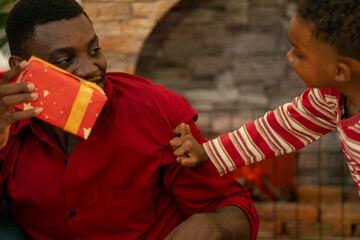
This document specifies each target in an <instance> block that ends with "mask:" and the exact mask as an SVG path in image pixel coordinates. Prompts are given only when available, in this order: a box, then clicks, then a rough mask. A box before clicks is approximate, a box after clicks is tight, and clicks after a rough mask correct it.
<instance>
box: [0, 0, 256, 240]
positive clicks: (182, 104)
mask: <svg viewBox="0 0 360 240" xmlns="http://www.w3.org/2000/svg"><path fill="white" fill-rule="evenodd" d="M6 33H7V36H8V39H9V45H10V51H11V54H12V56H11V57H10V60H9V63H10V66H11V70H10V71H9V72H7V73H6V74H5V75H4V76H3V77H2V81H1V84H0V147H1V149H0V171H1V172H0V173H1V178H0V187H1V191H0V195H1V198H2V197H5V198H6V199H7V200H8V201H9V202H10V206H11V212H12V215H13V217H14V219H15V221H16V222H17V223H18V224H19V226H20V227H21V228H22V229H23V230H24V231H25V232H26V234H28V235H29V236H30V237H31V238H34V239H126V240H127V239H154V240H157V239H167V240H169V239H174V240H178V239H186V240H188V239H197V240H199V239H200V240H201V239H204V240H205V239H206V240H209V239H210V240H211V239H253V240H255V239H256V235H257V230H258V216H257V213H256V210H255V208H254V206H253V203H252V200H251V198H250V196H249V194H248V192H247V191H246V190H245V189H244V188H243V187H242V186H241V185H240V184H239V183H237V182H236V181H235V180H234V179H233V178H232V177H231V176H227V177H222V178H221V177H219V176H218V173H217V171H216V169H215V168H214V167H213V166H212V165H211V164H204V165H201V166H198V167H196V168H193V169H189V168H182V167H180V166H179V164H177V162H176V160H175V157H174V156H173V154H172V149H171V148H170V146H169V140H170V139H172V138H173V137H174V133H173V129H174V128H175V127H176V126H177V125H178V124H179V123H181V122H186V123H188V124H189V125H190V126H191V129H192V133H193V135H194V136H195V138H196V139H197V140H198V141H199V142H201V143H202V142H204V141H205V139H204V138H203V136H202V135H201V134H200V131H199V130H198V129H197V128H196V126H195V123H194V121H195V120H196V118H197V114H196V112H195V110H194V109H193V108H192V107H191V106H190V105H189V103H188V102H187V101H186V100H185V99H184V98H183V97H181V96H180V95H178V94H176V93H174V92H172V91H170V90H168V89H166V88H164V87H161V86H159V85H156V84H153V83H151V82H150V81H148V80H146V79H143V78H141V77H138V76H133V75H129V74H125V73H106V60H105V57H104V55H103V54H102V52H101V49H100V46H99V40H98V37H97V35H96V33H95V32H94V30H93V27H92V24H91V22H90V20H89V18H88V16H87V15H86V13H85V12H84V11H83V9H82V8H81V6H80V5H78V4H77V3H76V2H75V1H74V0H20V1H18V3H17V4H16V5H15V6H14V8H13V9H12V11H11V12H10V14H9V17H8V21H7V26H6ZM32 55H34V56H37V57H39V58H41V59H43V60H45V61H48V62H50V63H52V64H54V65H56V66H58V67H60V68H62V69H64V70H66V71H68V72H70V73H72V74H74V75H77V76H79V77H81V78H83V79H85V80H87V81H91V82H94V83H96V84H97V85H98V86H100V87H101V88H103V89H104V92H105V94H106V96H107V97H108V102H107V103H106V106H105V107H104V109H103V111H102V114H101V116H100V117H99V119H98V120H97V122H96V124H95V126H94V127H93V129H92V132H91V134H90V136H89V138H88V139H87V140H81V139H79V138H78V137H77V136H75V135H72V134H69V133H66V132H64V131H63V130H62V129H59V128H57V127H54V126H52V125H50V124H47V123H45V122H43V121H40V120H38V119H37V118H34V117H35V116H36V115H38V114H39V113H41V112H42V110H43V109H42V108H33V109H30V110H25V111H17V112H15V111H14V110H13V107H12V106H13V105H14V104H18V103H24V102H29V101H33V100H36V99H37V98H38V95H37V93H36V92H34V89H35V88H36V86H34V84H31V83H20V84H11V82H12V81H13V80H14V79H15V78H16V77H17V76H18V75H19V73H20V72H21V71H22V69H24V67H25V65H26V62H24V60H28V59H29V57H30V56H32ZM49 81H51V79H49Z"/></svg>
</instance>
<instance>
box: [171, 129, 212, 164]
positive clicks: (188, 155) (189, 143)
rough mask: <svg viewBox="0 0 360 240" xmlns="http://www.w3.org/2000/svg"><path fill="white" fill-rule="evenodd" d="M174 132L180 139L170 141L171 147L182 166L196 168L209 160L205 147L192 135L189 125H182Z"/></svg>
mask: <svg viewBox="0 0 360 240" xmlns="http://www.w3.org/2000/svg"><path fill="white" fill-rule="evenodd" d="M174 132H175V134H176V135H177V136H178V137H176V138H173V139H172V140H171V141H170V146H171V147H172V149H173V150H174V155H175V156H176V160H177V161H178V162H179V163H180V165H181V166H183V167H195V166H197V165H199V164H200V163H203V162H206V161H208V160H209V158H208V156H207V154H206V152H205V150H204V147H203V146H202V145H201V144H199V143H198V142H197V141H196V139H195V138H194V137H193V135H192V134H191V130H190V127H189V125H187V124H185V123H181V124H180V125H179V126H177V127H176V129H175V130H174Z"/></svg>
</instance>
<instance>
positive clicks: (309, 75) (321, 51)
mask: <svg viewBox="0 0 360 240" xmlns="http://www.w3.org/2000/svg"><path fill="white" fill-rule="evenodd" d="M311 29H312V26H311V24H308V23H305V22H304V21H303V20H302V19H301V18H300V17H299V16H297V15H294V16H293V17H292V19H291V21H290V25H289V39H290V42H291V43H292V45H293V48H292V49H291V50H290V51H289V52H288V53H287V57H288V61H289V62H290V63H291V64H292V65H293V68H294V70H295V72H296V73H297V74H298V75H299V77H300V78H301V79H302V80H303V81H304V83H305V85H306V86H307V87H310V88H330V87H332V88H336V86H337V82H336V81H335V80H334V75H335V74H336V71H337V69H336V54H335V51H334V49H333V48H332V47H331V46H329V45H326V44H324V43H322V42H320V41H319V40H317V39H315V38H314V37H313V36H312V33H311Z"/></svg>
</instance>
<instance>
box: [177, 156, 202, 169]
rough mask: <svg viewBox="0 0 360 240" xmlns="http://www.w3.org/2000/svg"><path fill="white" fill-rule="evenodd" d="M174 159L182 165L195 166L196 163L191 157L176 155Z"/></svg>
mask: <svg viewBox="0 0 360 240" xmlns="http://www.w3.org/2000/svg"><path fill="white" fill-rule="evenodd" d="M176 161H178V163H179V164H180V165H181V166H182V167H196V166H197V165H198V163H197V162H196V161H195V160H194V159H192V158H191V157H177V158H176Z"/></svg>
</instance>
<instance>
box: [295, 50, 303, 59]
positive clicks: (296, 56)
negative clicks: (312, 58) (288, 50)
mask: <svg viewBox="0 0 360 240" xmlns="http://www.w3.org/2000/svg"><path fill="white" fill-rule="evenodd" d="M293 54H294V56H295V58H297V59H301V58H302V56H301V55H300V54H298V53H296V52H295V51H293Z"/></svg>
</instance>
